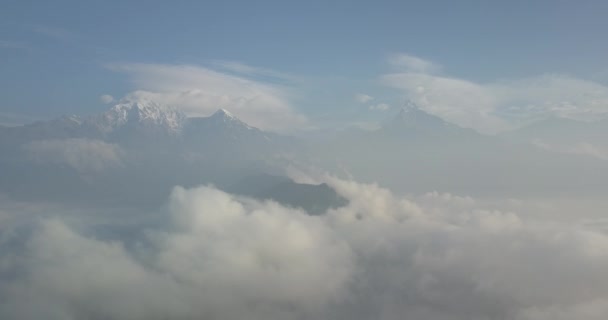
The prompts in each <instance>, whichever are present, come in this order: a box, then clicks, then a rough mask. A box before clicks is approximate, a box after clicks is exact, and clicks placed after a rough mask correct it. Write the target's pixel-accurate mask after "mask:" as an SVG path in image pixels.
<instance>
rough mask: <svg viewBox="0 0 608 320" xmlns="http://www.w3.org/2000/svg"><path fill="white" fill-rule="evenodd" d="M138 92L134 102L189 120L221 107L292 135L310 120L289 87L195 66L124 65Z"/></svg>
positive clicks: (123, 67) (260, 125) (206, 114)
mask: <svg viewBox="0 0 608 320" xmlns="http://www.w3.org/2000/svg"><path fill="white" fill-rule="evenodd" d="M111 68H112V69H114V70H117V71H121V72H125V73H127V74H128V75H129V76H130V77H131V80H132V81H133V83H134V85H135V86H136V87H137V88H138V90H136V91H134V92H132V93H131V94H130V95H129V98H131V99H137V98H145V99H152V100H154V101H157V102H159V103H162V104H168V105H173V106H176V107H179V108H180V109H182V110H183V111H184V112H186V113H187V114H188V115H189V116H208V115H211V114H212V113H213V112H215V111H216V110H217V109H218V108H220V107H221V108H225V109H228V110H230V112H232V113H234V114H235V115H236V116H238V117H239V118H241V119H242V120H243V121H245V122H247V123H249V124H251V125H253V126H256V127H259V128H262V129H268V130H274V131H290V130H296V129H300V128H303V127H305V126H307V119H306V117H304V116H303V115H301V114H299V113H298V112H297V111H296V110H295V109H294V107H293V106H292V105H291V103H290V102H289V98H290V94H289V89H288V88H287V87H284V86H281V85H275V84H270V83H266V82H261V81H256V80H251V79H247V78H244V77H239V76H235V75H231V74H227V73H222V72H218V71H215V70H211V69H208V68H203V67H198V66H191V65H162V64H121V65H113V66H111Z"/></svg>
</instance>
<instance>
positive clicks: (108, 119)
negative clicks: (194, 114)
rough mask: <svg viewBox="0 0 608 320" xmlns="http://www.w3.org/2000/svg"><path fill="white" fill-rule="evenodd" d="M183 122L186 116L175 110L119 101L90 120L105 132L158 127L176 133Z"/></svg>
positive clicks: (143, 102)
mask: <svg viewBox="0 0 608 320" xmlns="http://www.w3.org/2000/svg"><path fill="white" fill-rule="evenodd" d="M185 120H186V115H185V114H184V113H182V112H181V111H179V110H177V109H176V108H173V107H169V106H164V105H161V104H158V103H156V102H154V101H146V100H126V101H121V102H120V103H119V104H117V105H115V106H113V107H112V108H111V109H110V110H108V111H106V112H104V113H102V114H100V115H98V116H94V117H92V118H91V122H92V123H93V124H95V125H96V126H97V127H99V128H100V129H102V130H103V131H105V132H110V131H113V130H114V129H116V128H120V127H123V126H127V125H138V126H159V127H162V128H164V129H166V130H167V131H168V132H178V131H179V130H180V129H181V127H182V125H183V123H184V121H185Z"/></svg>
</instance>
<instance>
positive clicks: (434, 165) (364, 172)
mask: <svg viewBox="0 0 608 320" xmlns="http://www.w3.org/2000/svg"><path fill="white" fill-rule="evenodd" d="M313 154H314V155H316V156H317V157H316V158H314V159H313V160H314V161H315V162H314V163H315V165H317V166H321V167H324V168H326V170H328V171H330V172H338V173H344V174H345V175H346V176H354V178H355V179H357V180H359V181H367V182H378V183H380V184H381V185H385V186H387V187H390V188H391V189H393V190H397V191H400V192H426V191H429V190H438V191H447V192H455V193H461V194H471V195H483V196H485V195H490V196H494V195H510V196H514V197H515V196H517V197H519V196H530V195H533V194H536V195H539V194H543V195H546V194H558V193H559V194H562V195H563V194H569V193H581V192H582V193H584V192H595V193H597V192H604V191H608V190H606V189H607V188H608V185H607V184H605V183H604V182H603V181H606V179H608V164H606V163H603V162H602V161H600V160H597V159H593V158H586V157H584V156H582V155H580V154H577V153H573V154H561V155H559V156H558V157H556V156H555V154H554V153H551V152H549V151H548V150H544V149H541V148H538V147H535V146H533V145H530V144H524V143H518V142H515V141H509V140H508V139H505V138H503V137H495V136H487V135H483V134H480V133H478V132H476V131H474V130H471V129H467V128H462V127H459V126H457V125H455V124H451V123H449V122H446V121H444V120H442V119H441V118H439V117H436V116H434V115H431V114H428V113H427V112H425V111H424V110H422V109H420V108H417V107H416V106H414V105H411V104H410V105H407V106H406V107H405V108H403V109H401V110H399V112H398V113H397V114H396V115H395V116H394V117H393V118H392V119H390V120H389V121H386V122H385V123H384V124H383V126H382V127H380V128H379V129H377V130H373V131H359V132H357V134H342V135H340V136H338V137H337V138H336V139H333V140H329V141H327V142H325V143H320V146H318V147H317V149H316V150H315V152H314V153H313ZM602 186H603V187H602ZM602 188H603V189H602ZM600 190H604V191H600Z"/></svg>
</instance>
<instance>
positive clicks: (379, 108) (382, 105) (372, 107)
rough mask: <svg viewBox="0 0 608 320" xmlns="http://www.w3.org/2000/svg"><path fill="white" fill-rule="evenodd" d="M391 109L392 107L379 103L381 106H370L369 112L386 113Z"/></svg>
mask: <svg viewBox="0 0 608 320" xmlns="http://www.w3.org/2000/svg"><path fill="white" fill-rule="evenodd" d="M390 107H391V106H389V105H388V104H386V103H379V104H374V105H370V106H369V110H378V111H386V110H388V109H390Z"/></svg>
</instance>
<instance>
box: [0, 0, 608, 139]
mask: <svg viewBox="0 0 608 320" xmlns="http://www.w3.org/2000/svg"><path fill="white" fill-rule="evenodd" d="M1 8H2V9H1V10H0V68H1V69H0V70H2V72H1V73H0V97H2V99H1V100H0V123H19V122H27V121H30V120H31V119H46V118H51V117H55V116H59V115H62V114H72V113H74V114H80V115H86V114H90V113H94V112H99V111H101V110H103V109H105V108H107V107H108V103H104V102H102V99H100V96H102V95H109V96H112V97H113V98H114V99H115V100H119V99H121V98H123V97H131V98H133V99H143V98H146V99H159V100H162V101H163V102H166V103H171V104H183V105H185V106H184V109H185V110H186V111H187V112H188V113H190V114H193V115H205V114H208V113H209V112H210V110H211V109H213V108H215V104H223V105H221V106H222V107H226V108H228V109H232V111H233V112H234V113H236V114H237V115H239V116H242V117H243V118H245V120H250V121H251V122H253V123H254V124H257V125H259V126H262V127H267V128H268V129H276V130H286V129H287V127H294V128H295V127H298V128H305V129H306V128H308V129H310V128H319V127H321V128H322V127H334V126H343V125H347V124H353V123H360V124H365V123H371V122H373V121H377V120H379V119H382V118H385V117H387V115H388V114H390V111H391V110H394V109H395V108H397V107H398V105H399V104H402V103H403V102H404V101H405V100H406V99H410V100H414V101H415V102H416V103H418V104H419V105H420V106H421V107H422V108H424V109H426V110H427V111H429V112H431V113H434V114H437V115H440V116H442V117H444V118H446V119H448V120H450V121H452V122H456V123H458V124H460V125H463V126H468V127H473V128H476V129H478V130H480V131H488V132H493V131H500V130H504V129H507V128H510V127H512V126H514V125H518V124H520V123H525V122H526V121H529V120H530V119H536V118H538V117H542V116H546V115H554V114H557V115H560V116H564V115H565V116H571V117H579V118H585V117H587V118H588V117H590V115H591V116H597V115H600V116H602V115H603V114H604V113H606V112H608V89H607V86H608V64H607V60H606V59H607V58H606V57H608V41H605V37H606V31H608V19H606V16H608V2H606V1H599V0H586V1H572V0H553V1H548V0H547V1H541V0H537V1H298V2H296V1H61V0H60V1H27V0H18V1H11V0H4V1H2V5H1ZM425 63H426V67H421V66H422V65H425ZM167 79H171V81H169V80H167ZM210 83H211V85H210ZM134 92H135V93H136V94H134ZM239 92H245V93H244V94H243V95H241V94H240V93H239ZM185 96H187V97H186V98H184V97H185ZM363 96H369V98H363V99H362V98H361V97H363ZM142 97H143V98H142ZM357 97H358V98H357ZM184 99H186V100H187V101H184ZM107 100H108V101H109V99H107ZM106 102H107V101H106ZM109 104H111V103H109ZM199 105H200V107H199ZM264 105H266V106H264ZM217 107H220V106H219V105H218V106H217ZM262 118H266V120H264V119H262ZM268 119H270V120H268Z"/></svg>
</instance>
